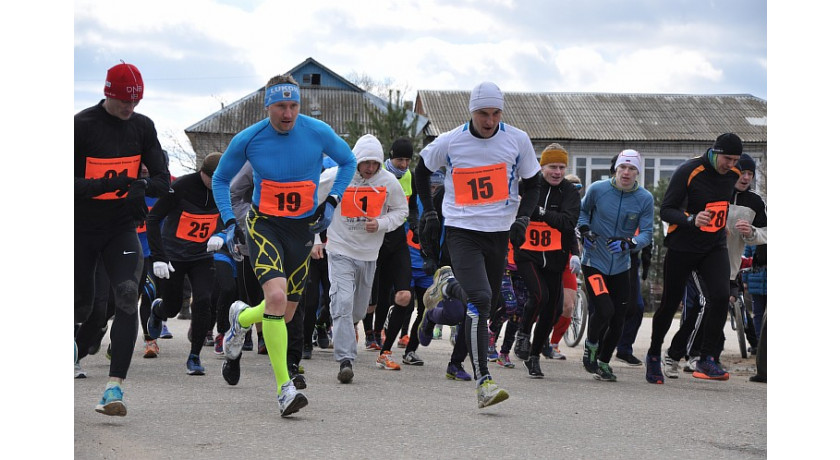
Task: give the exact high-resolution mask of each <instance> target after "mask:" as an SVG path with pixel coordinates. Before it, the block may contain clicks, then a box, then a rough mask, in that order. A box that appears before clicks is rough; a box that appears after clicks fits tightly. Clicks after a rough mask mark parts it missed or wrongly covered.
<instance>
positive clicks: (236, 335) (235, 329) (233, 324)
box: [222, 300, 251, 359]
mask: <svg viewBox="0 0 840 460" xmlns="http://www.w3.org/2000/svg"><path fill="white" fill-rule="evenodd" d="M246 308H248V304H247V303H245V302H242V301H240V300H237V301H236V302H234V303H233V304H232V305H231V306H230V313H229V314H228V319H230V329H228V331H227V332H226V333H225V339H224V341H223V342H222V349H223V350H224V352H225V356H226V357H227V358H228V359H236V358H238V357H239V356H240V355H241V354H242V345H244V342H245V335H246V334H247V333H248V331H250V330H251V326H248V327H243V326H242V325H241V324H239V314H240V313H242V312H243V311H244V310H245V309H246Z"/></svg>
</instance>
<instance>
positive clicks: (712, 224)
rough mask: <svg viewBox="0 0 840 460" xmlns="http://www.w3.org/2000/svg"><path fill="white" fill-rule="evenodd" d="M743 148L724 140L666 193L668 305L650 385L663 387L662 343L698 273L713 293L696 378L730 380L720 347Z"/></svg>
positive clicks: (658, 328)
mask: <svg viewBox="0 0 840 460" xmlns="http://www.w3.org/2000/svg"><path fill="white" fill-rule="evenodd" d="M742 150H743V144H742V142H741V138H740V137H738V136H737V135H735V134H733V133H725V134H721V135H720V136H718V138H717V139H716V140H715V143H714V145H713V146H712V148H710V149H708V150H707V151H706V153H705V154H703V155H700V156H698V157H695V158H692V159H690V160H688V161H686V162H685V163H683V164H682V165H680V166H679V167H678V168H677V170H676V171H674V175H673V176H672V177H671V182H670V183H669V184H668V188H667V189H666V190H665V196H664V198H663V199H662V205H661V207H660V211H659V215H660V217H661V218H662V220H663V221H665V222H668V223H669V224H670V225H669V227H668V234H667V235H666V236H665V247H667V248H668V251H667V252H666V254H665V261H664V262H663V270H662V271H663V273H664V275H665V276H664V282H663V290H662V304H661V305H660V307H659V309H658V310H657V311H656V313H655V314H654V316H653V330H652V332H651V338H650V348H648V353H647V356H646V358H645V364H646V372H645V379H646V380H647V381H648V383H654V384H662V383H664V381H665V379H664V376H663V374H662V358H661V354H662V342H663V341H664V340H665V335H666V334H667V333H668V329H669V328H670V327H671V322H672V321H673V319H674V315H675V314H676V312H677V308H678V307H679V303H680V299H681V298H682V296H683V292H684V290H685V283H686V281H687V280H688V276H689V274H690V273H691V271H692V270H696V271H697V273H698V274H699V275H700V277H702V278H703V281H704V282H705V283H706V287H707V288H708V293H707V298H706V309H705V313H704V314H705V316H707V318H706V323H705V325H704V326H703V342H702V345H701V348H700V361H699V362H698V363H697V370H696V371H694V374H693V376H694V377H695V378H701V379H711V380H728V379H729V373H728V372H726V371H724V370H723V369H722V368H721V367H720V364H719V363H718V361H717V359H715V352H716V349H717V347H718V346H719V342H720V338H721V335H722V334H723V325H724V323H725V322H726V315H727V312H728V308H729V307H728V303H729V254H728V252H727V249H726V222H727V213H728V211H729V201H730V200H731V199H732V193H733V190H734V188H735V183H736V182H737V181H738V179H739V178H740V176H741V172H740V171H739V170H738V169H737V168H736V167H735V166H736V163H737V162H738V160H740V158H741V153H742Z"/></svg>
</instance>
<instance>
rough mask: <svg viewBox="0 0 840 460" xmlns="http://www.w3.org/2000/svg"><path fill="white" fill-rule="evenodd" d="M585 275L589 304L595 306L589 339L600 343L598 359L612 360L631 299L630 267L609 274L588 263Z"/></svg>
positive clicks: (584, 267) (591, 316)
mask: <svg viewBox="0 0 840 460" xmlns="http://www.w3.org/2000/svg"><path fill="white" fill-rule="evenodd" d="M583 276H584V280H585V281H586V294H587V298H588V299H589V305H591V306H592V307H593V308H592V309H591V311H592V313H591V314H590V316H589V330H587V331H586V340H588V341H589V342H590V343H599V345H598V359H599V360H600V361H602V362H605V363H608V362H610V359H611V358H612V354H613V351H615V347H616V345H618V340H619V339H620V338H621V332H622V331H623V330H624V319H625V317H626V315H627V305H628V303H629V301H630V275H629V274H628V272H626V271H623V272H621V273H618V274H615V275H605V274H603V273H601V272H600V271H598V270H596V269H594V268H592V267H590V266H588V265H584V266H583Z"/></svg>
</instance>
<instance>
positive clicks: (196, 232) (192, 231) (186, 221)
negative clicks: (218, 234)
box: [175, 211, 219, 243]
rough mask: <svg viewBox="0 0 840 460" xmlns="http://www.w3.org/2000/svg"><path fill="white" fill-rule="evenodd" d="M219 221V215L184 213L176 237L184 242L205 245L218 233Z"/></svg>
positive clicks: (179, 221)
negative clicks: (215, 232) (214, 233)
mask: <svg viewBox="0 0 840 460" xmlns="http://www.w3.org/2000/svg"><path fill="white" fill-rule="evenodd" d="M218 221H219V214H191V213H189V212H186V211H184V212H182V213H181V218H180V219H179V220H178V228H177V229H176V230H175V236H176V237H178V238H180V239H182V240H187V241H193V242H195V243H204V242H206V241H207V240H209V239H210V237H211V236H212V235H213V232H214V231H216V225H217V223H218Z"/></svg>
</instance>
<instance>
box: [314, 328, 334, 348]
mask: <svg viewBox="0 0 840 460" xmlns="http://www.w3.org/2000/svg"><path fill="white" fill-rule="evenodd" d="M315 334H316V336H317V339H316V341H317V342H318V348H320V349H322V350H325V349H327V348H329V347H330V337H329V336H328V335H327V325H326V324H324V325H320V326H319V325H317V324H316V325H315Z"/></svg>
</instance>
